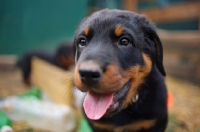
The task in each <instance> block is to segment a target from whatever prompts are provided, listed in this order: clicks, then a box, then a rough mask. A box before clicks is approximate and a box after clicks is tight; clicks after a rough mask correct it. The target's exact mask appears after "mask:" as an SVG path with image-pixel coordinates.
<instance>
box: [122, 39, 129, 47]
mask: <svg viewBox="0 0 200 132" xmlns="http://www.w3.org/2000/svg"><path fill="white" fill-rule="evenodd" d="M128 44H130V41H129V40H128V39H127V38H122V39H121V40H120V45H124V46H127V45H128Z"/></svg>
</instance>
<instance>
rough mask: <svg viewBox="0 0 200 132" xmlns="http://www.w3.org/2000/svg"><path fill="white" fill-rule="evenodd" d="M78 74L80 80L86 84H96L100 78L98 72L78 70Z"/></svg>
mask: <svg viewBox="0 0 200 132" xmlns="http://www.w3.org/2000/svg"><path fill="white" fill-rule="evenodd" d="M79 73H80V76H81V80H82V81H83V82H86V83H87V82H88V83H94V82H98V81H99V79H100V78H101V74H100V72H99V71H92V70H84V69H80V70H79Z"/></svg>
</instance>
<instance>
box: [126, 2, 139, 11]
mask: <svg viewBox="0 0 200 132" xmlns="http://www.w3.org/2000/svg"><path fill="white" fill-rule="evenodd" d="M123 2H124V9H125V10H128V11H134V12H136V11H137V3H138V0H124V1H123Z"/></svg>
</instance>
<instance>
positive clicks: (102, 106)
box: [83, 81, 131, 120]
mask: <svg viewBox="0 0 200 132" xmlns="http://www.w3.org/2000/svg"><path fill="white" fill-rule="evenodd" d="M130 85H131V81H128V82H127V83H126V84H125V85H124V86H123V87H122V88H121V89H120V90H119V91H117V92H115V93H111V94H99V93H95V92H93V91H89V92H87V95H86V97H85V99H84V102H83V107H84V110H85V114H86V115H87V117H88V118H89V119H92V120H98V119H100V118H101V117H103V116H104V115H106V116H107V115H112V114H113V113H116V112H118V111H119V110H120V109H121V108H120V102H121V100H123V98H124V97H125V96H126V94H127V92H128V90H129V88H130Z"/></svg>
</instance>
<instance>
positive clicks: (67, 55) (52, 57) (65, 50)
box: [17, 42, 74, 85]
mask: <svg viewBox="0 0 200 132" xmlns="http://www.w3.org/2000/svg"><path fill="white" fill-rule="evenodd" d="M34 56H36V57H38V58H40V59H42V60H44V61H47V62H49V63H51V64H52V65H55V66H58V67H60V68H62V69H64V70H69V68H70V66H73V65H74V51H73V46H72V43H71V42H63V43H61V44H60V45H59V47H58V49H57V50H56V52H55V53H50V52H44V51H29V52H26V53H25V54H24V55H23V57H22V58H21V59H20V60H18V62H17V66H18V67H19V68H20V69H21V70H22V75H23V80H24V83H25V84H27V85H31V80H30V75H31V60H32V58H33V57H34Z"/></svg>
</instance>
